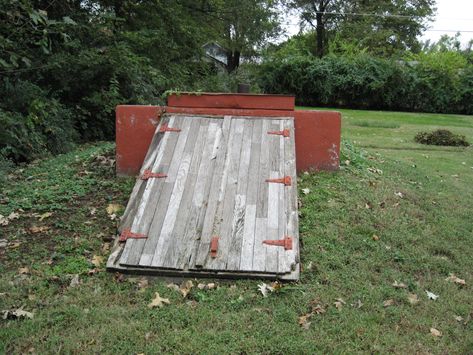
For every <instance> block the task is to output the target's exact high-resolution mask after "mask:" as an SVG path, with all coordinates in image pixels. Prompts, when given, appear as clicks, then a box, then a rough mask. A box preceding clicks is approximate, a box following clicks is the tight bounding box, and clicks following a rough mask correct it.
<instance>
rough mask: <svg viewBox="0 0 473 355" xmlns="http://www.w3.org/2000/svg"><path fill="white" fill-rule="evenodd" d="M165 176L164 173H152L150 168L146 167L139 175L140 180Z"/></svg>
mask: <svg viewBox="0 0 473 355" xmlns="http://www.w3.org/2000/svg"><path fill="white" fill-rule="evenodd" d="M165 177H168V176H167V175H166V174H161V173H153V172H151V170H149V169H146V170H145V171H143V175H141V180H148V179H151V178H156V179H160V178H165Z"/></svg>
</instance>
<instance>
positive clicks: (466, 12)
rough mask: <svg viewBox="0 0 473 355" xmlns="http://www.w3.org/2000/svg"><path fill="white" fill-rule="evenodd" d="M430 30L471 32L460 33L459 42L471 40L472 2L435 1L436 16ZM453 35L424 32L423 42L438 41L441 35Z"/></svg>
mask: <svg viewBox="0 0 473 355" xmlns="http://www.w3.org/2000/svg"><path fill="white" fill-rule="evenodd" d="M429 27H430V29H432V30H461V31H471V32H463V33H461V37H460V39H461V42H462V43H463V44H465V43H467V42H468V41H469V40H470V39H473V1H472V0H437V15H436V18H435V20H434V21H433V22H432V23H431V24H430V26H429ZM444 34H448V35H450V36H453V35H455V32H444V31H439V32H437V31H426V32H425V33H424V36H423V37H422V39H423V40H426V39H430V40H432V41H436V40H438V39H439V38H440V37H441V36H442V35H444Z"/></svg>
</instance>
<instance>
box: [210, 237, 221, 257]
mask: <svg viewBox="0 0 473 355" xmlns="http://www.w3.org/2000/svg"><path fill="white" fill-rule="evenodd" d="M218 239H219V238H218V237H212V240H211V241H210V256H211V257H212V258H216V257H217V251H218Z"/></svg>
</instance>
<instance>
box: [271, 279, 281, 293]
mask: <svg viewBox="0 0 473 355" xmlns="http://www.w3.org/2000/svg"><path fill="white" fill-rule="evenodd" d="M271 288H272V289H273V291H278V290H280V289H281V288H282V283H280V282H279V281H274V282H272V283H271Z"/></svg>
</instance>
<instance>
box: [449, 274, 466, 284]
mask: <svg viewBox="0 0 473 355" xmlns="http://www.w3.org/2000/svg"><path fill="white" fill-rule="evenodd" d="M445 281H449V282H453V283H455V284H457V285H460V286H465V285H466V281H465V280H463V279H460V278H458V277H456V276H455V274H450V276H449V277H447V278H446V279H445Z"/></svg>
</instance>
